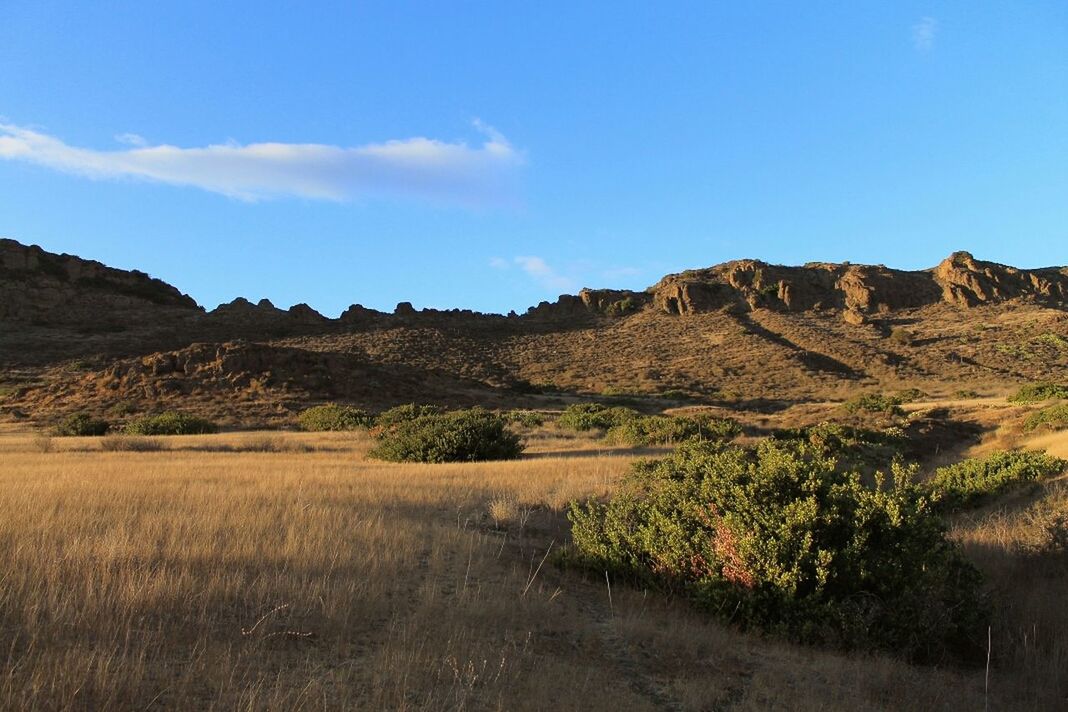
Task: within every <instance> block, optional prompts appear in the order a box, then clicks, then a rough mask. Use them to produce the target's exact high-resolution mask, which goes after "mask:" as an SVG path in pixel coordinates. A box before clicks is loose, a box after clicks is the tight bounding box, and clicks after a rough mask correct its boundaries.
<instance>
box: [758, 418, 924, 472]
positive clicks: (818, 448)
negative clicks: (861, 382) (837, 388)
mask: <svg viewBox="0 0 1068 712" xmlns="http://www.w3.org/2000/svg"><path fill="white" fill-rule="evenodd" d="M774 437H775V439H776V440H779V441H786V442H793V443H794V444H795V445H796V446H798V447H799V448H800V449H801V450H802V451H809V452H811V453H812V454H814V455H817V456H819V457H833V458H837V459H839V460H841V462H842V463H843V464H844V465H846V466H853V465H861V464H876V463H878V464H881V463H885V462H890V461H892V460H895V459H898V458H900V457H901V456H902V454H903V452H904V450H905V447H906V445H907V444H908V438H907V436H906V435H905V433H904V431H903V430H901V428H896V427H893V428H886V429H885V430H872V429H870V428H855V427H852V426H848V425H841V424H839V423H830V422H824V423H819V424H817V425H809V426H806V427H803V428H790V429H786V430H780V431H778V432H777V433H775V436H774Z"/></svg>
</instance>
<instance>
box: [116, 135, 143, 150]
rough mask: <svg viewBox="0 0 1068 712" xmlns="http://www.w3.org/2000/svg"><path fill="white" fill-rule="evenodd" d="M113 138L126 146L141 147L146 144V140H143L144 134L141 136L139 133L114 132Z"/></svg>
mask: <svg viewBox="0 0 1068 712" xmlns="http://www.w3.org/2000/svg"><path fill="white" fill-rule="evenodd" d="M115 140H116V141H118V142H119V143H124V144H126V145H127V146H138V147H142V146H147V145H148V141H146V140H145V137H144V136H141V135H140V134H135V133H121V134H116V135H115Z"/></svg>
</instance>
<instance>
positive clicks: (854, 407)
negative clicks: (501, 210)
mask: <svg viewBox="0 0 1068 712" xmlns="http://www.w3.org/2000/svg"><path fill="white" fill-rule="evenodd" d="M905 402H907V400H905V399H904V398H903V397H902V396H900V395H892V396H888V395H886V394H884V393H865V394H863V395H859V396H856V397H854V398H850V399H849V400H847V401H846V402H845V403H844V404H843V406H844V407H845V409H846V410H847V411H849V412H850V413H858V412H861V411H864V412H868V413H885V414H887V415H904V413H905V412H904V411H903V410H902V409H901V404H902V403H905Z"/></svg>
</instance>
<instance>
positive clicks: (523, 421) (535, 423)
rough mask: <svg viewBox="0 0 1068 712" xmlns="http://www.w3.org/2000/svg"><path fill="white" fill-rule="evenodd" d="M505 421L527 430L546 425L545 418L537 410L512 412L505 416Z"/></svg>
mask: <svg viewBox="0 0 1068 712" xmlns="http://www.w3.org/2000/svg"><path fill="white" fill-rule="evenodd" d="M504 419H505V420H507V421H508V422H509V423H514V424H516V425H522V426H525V427H527V428H537V427H539V426H541V425H544V424H545V416H544V415H542V414H541V413H539V412H538V411H536V410H510V411H508V412H507V413H505V414H504Z"/></svg>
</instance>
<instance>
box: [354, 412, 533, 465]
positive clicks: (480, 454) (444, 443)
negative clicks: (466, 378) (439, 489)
mask: <svg viewBox="0 0 1068 712" xmlns="http://www.w3.org/2000/svg"><path fill="white" fill-rule="evenodd" d="M375 437H376V438H377V439H378V444H377V445H376V446H375V447H374V448H373V449H372V450H371V451H370V452H369V453H368V455H369V456H370V457H373V458H375V459H378V460H388V461H390V462H475V461H481V460H514V459H515V458H517V457H519V455H520V454H521V453H522V452H523V445H522V443H521V441H520V439H519V436H518V435H516V434H515V433H513V432H511V431H510V430H508V428H507V423H506V421H505V419H504V418H502V417H501V416H499V415H497V414H495V413H490V412H489V411H486V410H483V409H481V408H472V409H470V410H458V411H453V412H451V413H442V414H435V415H424V416H420V417H418V418H415V419H414V420H405V421H401V422H399V423H396V424H393V425H390V426H388V427H381V428H379V429H378V430H377V432H376V433H375Z"/></svg>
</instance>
